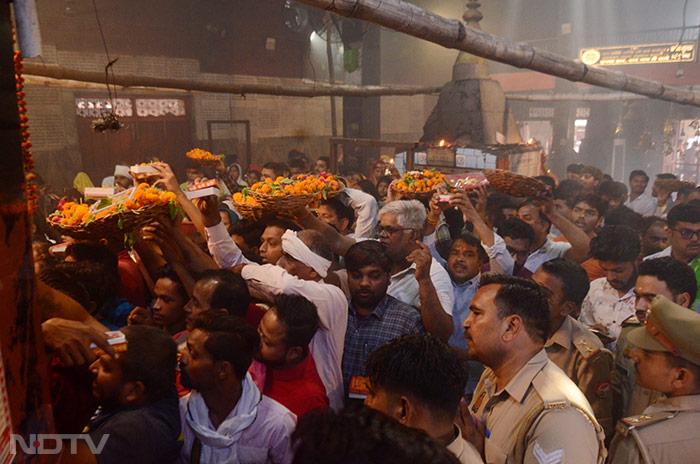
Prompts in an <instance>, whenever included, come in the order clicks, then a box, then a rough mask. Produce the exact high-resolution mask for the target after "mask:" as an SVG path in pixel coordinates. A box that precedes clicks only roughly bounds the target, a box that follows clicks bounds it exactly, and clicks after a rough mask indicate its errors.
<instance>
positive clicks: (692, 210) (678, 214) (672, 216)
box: [666, 201, 700, 229]
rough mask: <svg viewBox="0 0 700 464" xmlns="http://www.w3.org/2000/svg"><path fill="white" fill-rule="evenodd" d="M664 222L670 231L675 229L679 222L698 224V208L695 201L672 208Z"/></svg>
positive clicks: (699, 214) (699, 213) (699, 211)
mask: <svg viewBox="0 0 700 464" xmlns="http://www.w3.org/2000/svg"><path fill="white" fill-rule="evenodd" d="M666 222H668V227H670V228H671V229H673V228H674V227H676V225H677V224H678V223H679V222H690V223H693V224H695V223H698V222H700V206H698V204H696V203H695V201H692V202H689V203H683V204H680V205H677V206H674V207H673V208H671V211H669V212H668V216H667V217H666Z"/></svg>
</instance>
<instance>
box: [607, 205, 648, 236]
mask: <svg viewBox="0 0 700 464" xmlns="http://www.w3.org/2000/svg"><path fill="white" fill-rule="evenodd" d="M643 219H644V216H642V215H641V214H639V213H637V212H635V211H632V210H631V209H629V208H628V207H627V206H625V205H620V206H617V207H615V208H612V209H609V210H608V212H607V213H605V225H606V226H628V227H631V228H632V229H634V230H639V228H640V227H641V226H642V220H643ZM657 219H658V218H657Z"/></svg>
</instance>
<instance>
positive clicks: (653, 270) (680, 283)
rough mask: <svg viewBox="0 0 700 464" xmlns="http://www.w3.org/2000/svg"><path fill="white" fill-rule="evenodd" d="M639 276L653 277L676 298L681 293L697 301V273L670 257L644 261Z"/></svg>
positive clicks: (640, 266)
mask: <svg viewBox="0 0 700 464" xmlns="http://www.w3.org/2000/svg"><path fill="white" fill-rule="evenodd" d="M638 275H640V276H642V275H648V276H653V277H656V278H657V279H659V280H660V281H661V282H664V283H665V284H666V287H668V289H669V290H670V291H671V295H673V297H674V298H675V297H676V296H678V295H680V294H681V293H687V294H688V295H690V301H691V302H693V301H695V296H696V295H697V292H698V283H697V281H696V280H695V273H694V272H693V270H692V269H691V268H690V266H688V265H687V264H683V263H681V262H680V261H678V260H676V259H674V258H672V257H670V256H665V257H663V258H656V259H647V260H645V261H642V264H640V265H639V271H638Z"/></svg>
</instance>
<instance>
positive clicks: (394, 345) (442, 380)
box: [366, 334, 467, 418]
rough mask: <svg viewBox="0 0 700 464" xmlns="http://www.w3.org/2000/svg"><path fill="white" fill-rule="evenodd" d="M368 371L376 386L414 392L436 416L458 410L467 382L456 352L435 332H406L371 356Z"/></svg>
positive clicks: (409, 392)
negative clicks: (410, 333) (407, 333)
mask: <svg viewBox="0 0 700 464" xmlns="http://www.w3.org/2000/svg"><path fill="white" fill-rule="evenodd" d="M366 373H367V376H368V377H369V382H370V385H371V386H372V388H376V387H379V388H382V389H384V390H386V391H388V392H391V393H398V394H408V395H411V396H413V397H414V398H415V399H416V400H417V401H419V402H420V403H422V404H424V405H426V406H427V407H428V408H429V409H430V411H431V413H432V414H433V415H435V417H448V418H453V417H454V416H455V414H457V410H458V408H459V401H460V399H461V398H462V396H463V395H464V388H465V386H466V384H467V374H466V372H465V370H464V368H463V367H462V364H461V363H460V361H459V359H457V355H456V354H455V352H454V351H452V349H451V348H450V347H449V346H448V345H447V344H446V343H445V342H443V341H442V340H440V339H439V338H437V337H436V336H435V335H431V334H416V335H404V336H402V337H399V338H396V339H394V340H392V341H390V342H388V343H386V344H384V345H382V346H381V347H379V348H378V349H377V350H375V351H374V352H373V353H372V354H370V355H369V357H368V358H367V368H366Z"/></svg>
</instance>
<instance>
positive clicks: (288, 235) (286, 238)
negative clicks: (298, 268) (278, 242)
mask: <svg viewBox="0 0 700 464" xmlns="http://www.w3.org/2000/svg"><path fill="white" fill-rule="evenodd" d="M282 250H284V252H285V253H287V254H289V255H290V256H291V257H292V258H294V259H296V260H298V261H301V262H302V263H304V264H306V265H307V266H309V267H310V268H311V269H313V270H314V271H316V272H317V273H318V275H320V276H321V277H322V278H325V277H326V276H327V275H328V268H329V267H331V262H330V261H328V260H327V259H326V258H324V257H322V256H319V255H317V254H316V253H314V252H313V251H311V250H310V249H309V247H307V246H306V244H305V243H304V242H302V241H301V239H299V237H297V233H296V232H294V231H293V230H286V231H285V232H284V235H282Z"/></svg>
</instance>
